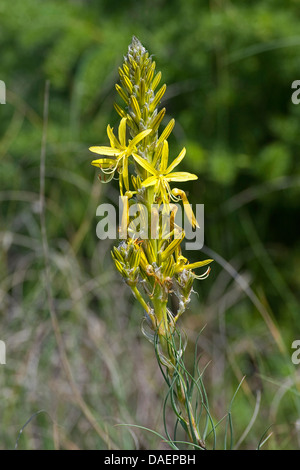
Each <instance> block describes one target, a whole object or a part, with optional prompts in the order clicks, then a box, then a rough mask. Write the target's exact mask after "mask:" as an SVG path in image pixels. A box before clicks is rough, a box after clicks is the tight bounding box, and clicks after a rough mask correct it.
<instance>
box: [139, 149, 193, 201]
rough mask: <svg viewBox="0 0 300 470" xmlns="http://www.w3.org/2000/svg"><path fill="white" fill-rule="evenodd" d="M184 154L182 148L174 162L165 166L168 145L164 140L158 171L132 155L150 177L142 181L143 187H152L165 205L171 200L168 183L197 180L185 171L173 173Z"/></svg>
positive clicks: (166, 163) (145, 161) (140, 158)
mask: <svg viewBox="0 0 300 470" xmlns="http://www.w3.org/2000/svg"><path fill="white" fill-rule="evenodd" d="M185 153H186V150H185V148H183V149H182V150H181V152H180V153H179V155H178V157H176V158H175V160H173V162H172V163H171V164H170V165H169V166H167V165H168V158H169V145H168V142H167V141H166V140H165V141H164V143H163V148H162V155H161V161H160V165H159V169H158V170H157V169H156V168H155V167H154V166H153V165H151V163H149V162H148V161H147V160H145V159H144V158H142V157H141V156H140V155H137V154H136V153H135V152H133V154H132V155H133V158H134V159H135V160H136V161H137V162H138V164H139V165H141V167H143V168H144V169H145V170H146V171H147V172H148V173H150V174H151V175H152V176H149V177H148V178H146V179H145V181H143V183H142V185H143V187H145V188H147V187H148V186H154V188H155V189H154V190H155V193H156V194H158V195H159V196H160V198H161V200H162V202H163V203H164V204H167V203H168V202H169V201H170V198H171V199H172V194H171V189H170V185H169V182H170V181H176V182H182V181H190V180H196V179H198V176H197V175H194V174H192V173H187V172H185V171H178V172H173V170H174V168H175V167H176V166H177V165H179V163H180V162H181V160H182V159H183V158H184V156H185Z"/></svg>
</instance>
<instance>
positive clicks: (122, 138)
mask: <svg viewBox="0 0 300 470" xmlns="http://www.w3.org/2000/svg"><path fill="white" fill-rule="evenodd" d="M151 131H152V129H147V130H145V131H142V132H140V133H139V134H137V135H136V136H135V137H134V138H133V139H132V140H130V141H129V143H128V145H127V144H126V118H122V119H121V122H120V125H119V129H118V138H117V137H116V136H115V135H114V133H113V128H111V127H110V125H108V126H107V135H108V138H109V141H110V147H105V146H101V147H90V148H89V150H90V151H91V152H94V153H98V154H99V155H105V156H107V157H114V158H100V159H98V160H93V161H92V165H94V166H98V167H99V168H101V170H102V171H103V173H106V174H112V173H114V172H115V171H116V169H118V171H119V173H120V189H121V193H122V192H123V191H122V188H123V181H124V185H125V188H126V190H127V191H128V190H129V179H128V159H129V157H130V156H131V155H132V154H133V152H134V151H136V145H137V144H138V143H139V142H140V141H141V140H143V139H144V138H145V137H146V136H147V135H148V134H150V132H151Z"/></svg>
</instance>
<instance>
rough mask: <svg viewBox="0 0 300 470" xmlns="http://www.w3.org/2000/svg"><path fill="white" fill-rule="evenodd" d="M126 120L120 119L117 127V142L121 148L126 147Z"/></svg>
mask: <svg viewBox="0 0 300 470" xmlns="http://www.w3.org/2000/svg"><path fill="white" fill-rule="evenodd" d="M126 121H127V119H126V118H122V119H121V122H120V125H119V130H118V132H119V142H120V144H121V146H122V147H126Z"/></svg>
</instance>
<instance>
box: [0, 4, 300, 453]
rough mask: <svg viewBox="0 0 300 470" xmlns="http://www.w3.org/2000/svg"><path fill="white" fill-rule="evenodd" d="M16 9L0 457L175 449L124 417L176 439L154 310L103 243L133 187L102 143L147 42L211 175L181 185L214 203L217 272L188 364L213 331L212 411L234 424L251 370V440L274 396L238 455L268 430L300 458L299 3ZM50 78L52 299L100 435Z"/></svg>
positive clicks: (87, 382) (202, 296) (2, 222)
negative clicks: (111, 205) (151, 322)
mask: <svg viewBox="0 0 300 470" xmlns="http://www.w3.org/2000/svg"><path fill="white" fill-rule="evenodd" d="M0 15H1V27H0V44H1V46H0V47H1V68H0V71H1V72H0V79H1V80H3V81H4V82H5V83H6V87H7V104H6V105H0V113H1V120H0V159H1V164H0V201H1V219H0V250H1V251H0V261H1V264H0V266H1V267H0V276H1V277H0V299H1V301H0V318H1V330H0V331H1V334H0V339H1V340H3V341H5V342H6V347H7V364H6V365H1V366H0V389H1V400H0V416H1V426H0V447H1V448H2V449H7V448H13V447H14V446H15V443H16V441H17V439H18V437H19V439H18V442H17V445H18V448H21V449H48V448H49V449H53V448H65V449H73V448H74V449H75V448H81V449H91V448H96V449H104V448H107V447H108V446H109V445H110V444H109V443H108V441H110V440H111V442H113V443H114V444H115V445H116V447H119V448H121V449H133V448H135V447H137V448H149V449H153V448H162V446H163V444H161V442H160V440H159V438H158V437H157V436H155V435H153V434H151V433H149V432H146V431H141V430H139V429H137V428H126V427H119V426H115V425H116V424H119V423H131V424H139V425H143V426H146V427H149V428H151V429H154V430H156V431H159V432H163V428H162V422H161V409H162V408H161V407H162V400H163V397H164V395H165V393H166V390H165V388H164V384H163V382H162V379H161V377H160V373H159V370H157V369H158V368H157V364H156V363H155V358H154V354H153V350H152V346H151V345H150V344H148V343H147V341H146V339H145V338H144V337H143V336H142V334H141V331H140V322H141V318H142V312H141V310H140V308H139V307H138V306H137V305H136V304H135V303H134V300H133V299H132V298H131V296H130V293H129V292H128V291H129V289H128V290H127V289H126V287H125V286H124V285H123V284H122V282H121V280H120V278H119V276H118V274H117V273H116V272H115V270H114V267H113V266H112V262H111V259H110V253H109V252H110V248H111V245H112V243H113V242H111V241H109V240H107V241H99V240H98V239H97V238H96V233H95V228H96V223H97V218H96V215H95V213H96V207H97V205H98V204H99V203H100V202H103V201H104V200H105V201H113V202H116V198H117V191H116V189H115V188H116V186H115V187H114V185H113V184H112V185H109V187H108V186H106V185H100V184H99V182H98V180H97V174H96V173H95V169H94V168H93V167H91V166H90V161H91V155H90V154H89V152H88V147H89V146H90V145H99V144H104V143H105V142H106V125H107V123H108V122H110V123H111V125H114V123H115V122H116V120H117V116H116V113H115V111H114V110H113V102H114V100H115V99H116V92H115V89H114V84H115V83H116V81H117V80H118V75H117V72H118V66H119V65H120V64H121V63H122V56H123V54H125V53H126V51H127V46H128V44H129V43H130V41H131V37H132V35H136V36H137V37H138V38H139V39H140V40H141V41H142V43H143V44H144V45H145V47H146V48H147V49H148V50H149V51H150V53H152V54H153V55H154V57H155V60H156V62H157V68H158V70H161V71H162V73H163V80H164V82H165V83H166V84H167V85H168V88H167V92H166V95H165V98H164V102H163V104H164V106H166V107H167V116H166V118H165V119H166V121H165V122H168V119H169V118H170V117H174V118H175V119H176V126H175V129H174V136H173V141H172V145H173V147H172V148H173V152H174V155H175V154H177V153H178V151H179V149H180V148H182V146H185V147H186V148H187V157H186V159H185V162H186V163H185V168H184V169H185V171H192V172H196V173H197V174H198V175H199V180H198V181H196V182H194V183H193V184H190V185H189V186H185V188H187V187H188V189H189V199H190V200H191V202H193V203H204V204H205V247H204V249H203V257H205V255H206V254H208V253H209V254H210V255H212V257H214V258H215V260H216V261H215V263H214V266H213V269H212V273H211V275H210V277H209V278H208V279H207V280H206V281H204V282H203V283H200V282H199V283H198V287H197V289H198V292H197V293H196V294H195V295H194V300H193V303H192V305H191V306H190V309H189V310H188V311H187V312H186V314H185V318H184V319H183V321H182V326H183V328H184V329H185V331H186V332H187V334H188V337H189V346H188V347H189V349H188V352H190V353H191V361H192V355H193V349H194V346H195V340H196V337H197V335H198V333H199V331H200V330H201V329H202V328H203V326H204V325H206V328H205V329H204V331H203V332H202V334H201V335H200V339H199V343H198V350H199V353H200V354H201V357H200V365H201V367H202V368H204V367H205V366H206V365H207V364H208V363H209V365H208V367H207V368H206V371H205V373H204V382H205V386H206V389H207V393H208V396H209V401H210V407H211V413H212V414H213V416H214V419H215V420H216V422H217V421H218V420H219V419H221V418H222V417H223V416H224V415H225V414H226V412H227V410H228V406H229V403H230V400H231V398H232V396H233V394H234V392H235V390H236V388H237V386H238V384H239V383H240V381H241V379H242V377H243V376H246V378H245V380H244V382H243V384H242V386H241V389H240V390H239V392H238V394H237V396H236V397H235V401H234V404H233V406H232V410H231V412H232V418H233V429H234V437H235V442H239V439H240V437H241V436H243V433H244V431H245V429H246V428H247V426H248V424H249V422H250V421H251V417H252V415H253V412H254V410H255V404H256V405H257V407H258V404H260V407H259V411H258V412H257V413H256V414H257V416H256V419H255V422H254V424H253V427H252V428H251V430H249V433H248V434H247V436H245V439H243V440H242V442H241V443H240V448H251V449H253V448H255V447H256V446H257V445H258V443H259V441H260V440H261V439H262V440H263V439H264V438H265V437H266V436H267V435H268V434H269V432H272V433H273V434H272V436H271V437H270V439H268V441H267V442H266V444H265V446H264V448H268V449H295V448H299V443H300V434H299V419H300V416H299V412H300V398H299V392H300V389H299V385H300V383H299V366H294V365H293V364H292V361H291V353H292V350H291V343H292V341H293V340H294V339H300V327H299V280H300V268H299V266H300V247H299V243H298V239H299V235H298V229H297V227H298V226H299V222H297V220H298V219H299V182H300V176H299V152H300V148H299V119H300V105H299V106H296V105H294V104H292V102H291V94H292V90H291V84H292V82H293V81H294V80H296V79H299V78H300V77H299V69H300V35H299V20H300V10H299V5H298V2H297V1H296V0H265V1H264V2H259V1H252V2H238V1H236V0H233V1H231V2H227V1H217V0H215V1H214V0H211V1H209V2H206V1H203V0H190V1H189V2H186V1H183V0H173V1H172V2H168V1H166V0H151V1H150V0H145V1H144V2H138V1H134V0H128V1H127V2H124V3H122V2H119V1H116V0H109V1H107V0H100V1H97V2H96V1H94V2H93V1H87V0H86V1H85V0H77V1H75V0H74V1H71V0H69V1H64V2H61V1H58V0H57V1H55V0H44V1H43V2H37V1H34V0H15V1H14V2H13V4H12V3H11V2H1V5H0ZM47 79H49V80H50V97H49V116H48V136H47V156H46V207H47V212H46V228H47V237H48V242H49V250H50V268H51V269H50V281H51V282H50V284H51V292H52V295H53V304H54V308H55V311H56V315H57V318H58V323H59V328H60V332H61V335H62V338H63V343H64V348H65V352H66V355H67V357H68V361H69V363H70V368H71V370H72V374H73V379H74V384H75V385H76V387H77V391H78V393H79V394H80V397H82V399H83V400H84V403H85V404H86V406H88V407H89V410H90V411H91V414H92V416H93V417H94V419H95V420H96V422H97V424H98V426H99V427H100V429H101V430H102V431H101V432H100V433H99V432H97V429H95V426H94V427H93V423H92V420H91V419H89V415H87V414H84V413H83V407H82V404H80V400H79V399H78V397H77V395H76V394H74V390H73V389H72V387H71V386H70V381H69V380H68V377H67V375H66V371H65V369H64V367H63V366H62V364H61V361H60V356H59V350H58V346H57V342H56V338H55V334H54V330H53V326H52V323H51V317H50V314H49V303H48V300H47V292H46V285H45V282H46V281H45V260H44V256H43V250H42V237H41V229H40V217H39V190H40V149H41V140H42V129H43V100H44V89H45V82H46V80H47ZM172 148H171V151H172ZM176 152H177V153H176ZM196 255H197V259H198V257H199V255H198V254H193V253H192V252H191V253H190V257H193V256H195V258H196ZM116 293H117V295H116ZM74 384H73V385H74ZM260 397H261V400H260ZM37 412H39V413H38V414H35V413H37ZM30 417H31V418H32V419H31V420H30V421H29V422H28V424H27V425H26V427H25V428H24V430H23V432H22V435H19V431H20V430H21V428H22V426H24V425H25V423H26V422H27V420H29V419H30ZM170 419H171V418H170ZM269 426H271V428H270V429H269V430H267V429H268V427H269ZM265 433H267V434H265ZM218 446H219V447H220V448H222V447H223V441H222V437H220V440H219V441H218Z"/></svg>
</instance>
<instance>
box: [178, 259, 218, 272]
mask: <svg viewBox="0 0 300 470" xmlns="http://www.w3.org/2000/svg"><path fill="white" fill-rule="evenodd" d="M212 262H213V259H206V260H204V261H197V262H196V263H191V264H186V265H185V266H182V269H197V268H202V266H206V265H207V264H210V263H212ZM182 269H180V270H181V271H182Z"/></svg>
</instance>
